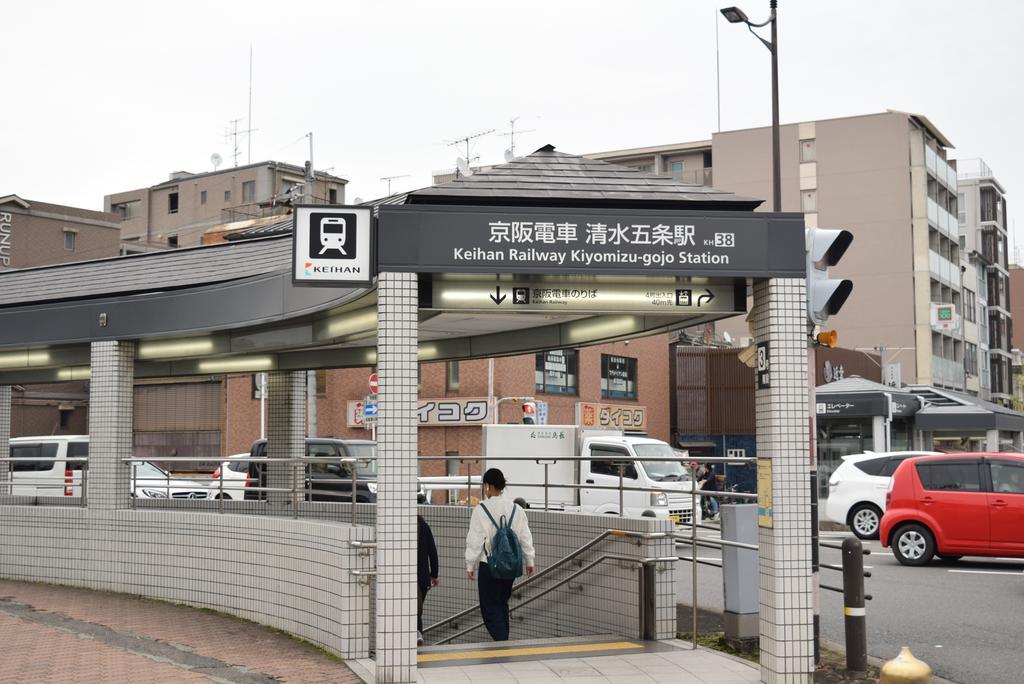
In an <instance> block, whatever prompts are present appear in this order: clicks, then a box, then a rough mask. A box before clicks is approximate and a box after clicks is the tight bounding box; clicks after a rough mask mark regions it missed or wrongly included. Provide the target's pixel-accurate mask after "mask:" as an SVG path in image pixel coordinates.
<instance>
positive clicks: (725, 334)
mask: <svg viewBox="0 0 1024 684" xmlns="http://www.w3.org/2000/svg"><path fill="white" fill-rule="evenodd" d="M722 339H723V340H725V343H726V344H727V345H729V346H730V347H731V346H732V335H730V334H729V333H728V332H723V333H722Z"/></svg>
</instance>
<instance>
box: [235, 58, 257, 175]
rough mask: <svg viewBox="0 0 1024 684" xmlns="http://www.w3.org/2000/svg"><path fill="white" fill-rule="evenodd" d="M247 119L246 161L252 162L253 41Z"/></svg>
mask: <svg viewBox="0 0 1024 684" xmlns="http://www.w3.org/2000/svg"><path fill="white" fill-rule="evenodd" d="M246 120H247V121H248V122H249V130H248V131H246V132H247V133H248V135H247V136H246V138H245V142H246V146H247V150H246V156H245V163H246V164H252V131H253V128H252V43H249V118H248V119H246ZM235 166H238V164H235Z"/></svg>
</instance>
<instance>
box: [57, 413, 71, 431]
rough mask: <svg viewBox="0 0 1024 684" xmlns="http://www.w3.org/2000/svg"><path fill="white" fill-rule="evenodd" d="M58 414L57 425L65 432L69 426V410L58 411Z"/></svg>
mask: <svg viewBox="0 0 1024 684" xmlns="http://www.w3.org/2000/svg"><path fill="white" fill-rule="evenodd" d="M59 413H60V423H58V425H59V426H60V429H61V430H67V429H68V427H69V426H70V425H71V409H60V410H59Z"/></svg>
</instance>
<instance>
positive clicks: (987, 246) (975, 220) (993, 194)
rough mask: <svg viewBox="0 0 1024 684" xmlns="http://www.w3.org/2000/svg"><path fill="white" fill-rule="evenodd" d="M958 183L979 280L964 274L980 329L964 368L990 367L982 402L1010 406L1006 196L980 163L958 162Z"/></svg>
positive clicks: (964, 236) (966, 241)
mask: <svg viewBox="0 0 1024 684" xmlns="http://www.w3.org/2000/svg"><path fill="white" fill-rule="evenodd" d="M957 178H958V202H957V208H958V210H959V213H958V221H959V225H960V236H961V237H960V240H961V245H962V247H963V249H964V251H965V252H966V253H967V254H968V255H969V258H970V261H971V264H972V265H973V266H974V273H975V276H976V280H975V281H970V280H968V278H967V277H966V276H967V273H966V272H965V279H964V289H963V294H964V298H963V302H964V318H965V319H966V318H969V317H971V318H974V319H975V320H977V321H978V322H979V325H980V327H979V347H977V348H974V347H968V349H967V350H966V352H967V358H966V359H965V366H967V367H968V369H969V368H970V367H971V366H972V365H973V366H976V367H977V366H980V367H981V368H980V370H982V371H984V370H985V366H986V365H987V370H988V373H986V374H985V375H986V376H987V379H988V380H989V383H988V384H989V386H988V388H987V389H988V393H987V395H988V396H986V393H982V395H981V396H982V398H986V399H988V398H991V400H992V401H995V402H997V403H1000V404H1003V405H1006V406H1009V405H1010V404H1011V403H1012V401H1013V394H1014V391H1013V339H1012V336H1013V311H1012V309H1011V305H1012V304H1013V297H1012V293H1011V285H1010V265H1009V240H1008V237H1007V226H1008V225H1009V224H1008V222H1007V216H1006V197H1005V194H1006V191H1005V190H1004V189H1003V186H1002V184H1000V183H999V181H998V180H997V179H996V177H995V174H993V173H992V169H990V168H989V166H988V164H986V163H985V162H984V161H983V160H981V159H962V160H959V161H958V162H957ZM974 282H976V283H977V285H976V286H975V285H974V284H973V283H974ZM982 330H984V331H985V334H984V335H982V334H981V331H982ZM981 343H984V345H983V346H982V344H981ZM975 354H977V357H978V359H979V361H980V363H979V362H978V361H975V359H974V358H973V356H974V355H975Z"/></svg>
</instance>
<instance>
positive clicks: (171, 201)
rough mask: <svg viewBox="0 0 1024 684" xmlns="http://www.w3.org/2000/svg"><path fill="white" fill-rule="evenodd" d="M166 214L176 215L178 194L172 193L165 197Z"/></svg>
mask: <svg viewBox="0 0 1024 684" xmlns="http://www.w3.org/2000/svg"><path fill="white" fill-rule="evenodd" d="M167 213H168V214H177V213H178V193H176V192H172V193H171V194H169V195H168V196H167Z"/></svg>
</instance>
